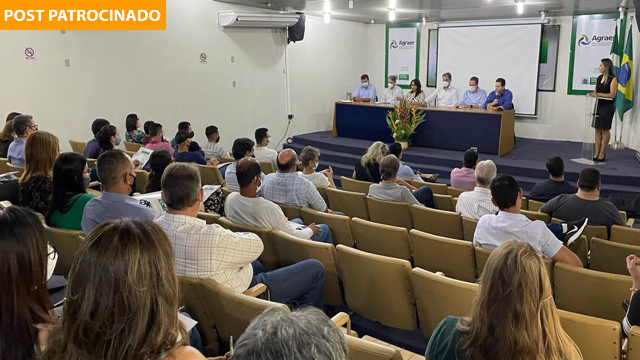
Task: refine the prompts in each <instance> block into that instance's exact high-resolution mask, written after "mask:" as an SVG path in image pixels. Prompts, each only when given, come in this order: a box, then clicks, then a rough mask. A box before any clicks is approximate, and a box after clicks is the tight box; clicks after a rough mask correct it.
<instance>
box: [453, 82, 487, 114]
mask: <svg viewBox="0 0 640 360" xmlns="http://www.w3.org/2000/svg"><path fill="white" fill-rule="evenodd" d="M478 84H479V82H478V78H477V77H475V76H474V77H472V78H471V79H469V90H467V91H465V92H464V95H462V101H460V103H459V104H458V105H457V106H456V107H457V108H460V109H470V108H479V109H484V107H485V105H484V103H485V101H487V92H486V91H484V90H482V89H480V87H479V86H478Z"/></svg>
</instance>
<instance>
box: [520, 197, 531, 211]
mask: <svg viewBox="0 0 640 360" xmlns="http://www.w3.org/2000/svg"><path fill="white" fill-rule="evenodd" d="M520 210H529V198H527V197H526V196H523V197H522V202H521V203H520Z"/></svg>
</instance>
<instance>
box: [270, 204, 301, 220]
mask: <svg viewBox="0 0 640 360" xmlns="http://www.w3.org/2000/svg"><path fill="white" fill-rule="evenodd" d="M276 204H277V205H278V206H280V208H281V209H282V212H283V213H284V216H286V217H287V219H289V220H293V219H302V215H301V214H300V210H301V209H302V208H301V207H300V206H297V205H288V204H280V203H276Z"/></svg>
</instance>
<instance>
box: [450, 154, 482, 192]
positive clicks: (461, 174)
mask: <svg viewBox="0 0 640 360" xmlns="http://www.w3.org/2000/svg"><path fill="white" fill-rule="evenodd" d="M477 163H478V152H477V151H476V150H475V149H469V150H467V151H465V152H464V156H463V157H462V168H455V169H453V170H451V187H454V188H457V189H462V190H473V188H474V187H475V186H476V170H475V168H476V164H477Z"/></svg>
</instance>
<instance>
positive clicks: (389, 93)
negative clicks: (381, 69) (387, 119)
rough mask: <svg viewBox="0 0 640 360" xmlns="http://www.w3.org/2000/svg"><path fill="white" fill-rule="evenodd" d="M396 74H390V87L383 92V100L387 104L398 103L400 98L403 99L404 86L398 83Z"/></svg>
mask: <svg viewBox="0 0 640 360" xmlns="http://www.w3.org/2000/svg"><path fill="white" fill-rule="evenodd" d="M396 80H397V78H396V76H395V75H389V83H388V87H387V88H386V89H384V92H383V93H382V102H383V103H385V104H394V105H395V104H396V103H397V102H398V100H402V88H400V86H397V85H396Z"/></svg>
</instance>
